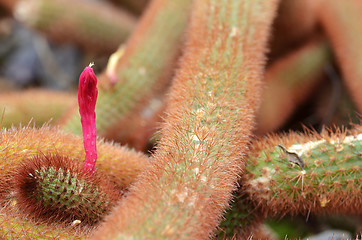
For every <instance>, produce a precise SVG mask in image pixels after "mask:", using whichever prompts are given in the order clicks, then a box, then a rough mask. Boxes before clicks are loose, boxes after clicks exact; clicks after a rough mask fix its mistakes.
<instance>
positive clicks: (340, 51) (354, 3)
mask: <svg viewBox="0 0 362 240" xmlns="http://www.w3.org/2000/svg"><path fill="white" fill-rule="evenodd" d="M326 3H328V4H322V5H321V7H320V8H319V12H318V14H319V17H320V21H321V23H322V26H323V27H324V29H325V31H326V34H327V36H328V37H329V39H330V41H331V45H332V50H333V51H334V52H335V54H336V57H337V61H338V62H339V65H340V67H341V70H342V74H343V77H344V79H343V80H344V81H345V83H346V85H347V87H348V90H349V92H350V93H351V96H352V99H353V100H354V103H355V104H356V107H357V109H358V110H359V113H362V95H361V92H360V90H361V89H362V71H361V62H362V55H361V54H359V53H358V51H356V49H360V48H361V43H362V28H361V26H360V24H359V23H360V22H362V2H361V1H359V0H345V1H339V0H331V1H326Z"/></svg>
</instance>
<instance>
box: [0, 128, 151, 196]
mask: <svg viewBox="0 0 362 240" xmlns="http://www.w3.org/2000/svg"><path fill="white" fill-rule="evenodd" d="M97 149H98V160H97V167H96V169H100V170H101V171H102V172H103V173H105V176H106V177H107V178H109V180H110V181H111V182H113V183H115V185H116V186H117V188H118V189H119V190H120V191H126V190H127V189H128V188H129V186H130V185H131V184H132V183H134V182H135V181H136V178H137V176H138V175H139V173H140V172H141V171H143V169H144V168H145V167H146V166H147V165H148V164H149V160H148V158H147V157H145V156H144V155H143V154H140V153H136V152H134V151H131V150H128V149H126V148H124V147H119V146H117V145H113V144H110V143H105V142H103V141H102V140H98V141H97ZM49 154H57V155H59V156H64V157H69V158H72V159H76V160H77V161H79V162H82V163H84V159H85V153H84V147H83V139H82V138H81V137H80V136H73V135H71V134H68V133H64V132H62V131H60V130H57V129H53V128H50V127H47V126H45V127H42V128H41V129H32V128H22V129H15V128H12V129H9V130H3V131H1V132H0V158H1V159H5V160H6V161H5V160H1V161H0V189H1V191H0V200H1V201H5V200H7V199H9V198H10V199H11V198H12V195H11V188H12V186H11V185H9V183H10V182H11V179H9V178H11V176H10V175H11V174H10V173H11V172H12V170H14V169H16V168H17V167H18V166H19V164H20V163H21V162H22V161H23V160H24V159H28V158H32V157H34V156H36V155H49Z"/></svg>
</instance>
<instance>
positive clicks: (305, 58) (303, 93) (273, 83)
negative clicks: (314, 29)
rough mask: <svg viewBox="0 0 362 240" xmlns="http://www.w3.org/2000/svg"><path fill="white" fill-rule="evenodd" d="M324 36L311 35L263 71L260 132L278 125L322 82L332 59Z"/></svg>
mask: <svg viewBox="0 0 362 240" xmlns="http://www.w3.org/2000/svg"><path fill="white" fill-rule="evenodd" d="M331 58H332V56H331V53H330V49H329V46H328V44H327V43H326V42H325V40H322V39H318V40H316V39H314V40H312V41H310V42H308V43H307V44H306V45H304V46H303V47H301V48H299V49H298V50H296V51H295V52H293V53H290V54H289V55H287V56H286V57H284V58H281V59H280V60H278V61H276V62H274V64H272V65H271V66H270V67H269V68H268V69H267V70H266V73H265V82H266V86H265V88H264V93H263V100H262V103H261V107H260V110H259V114H258V118H257V119H258V129H257V132H258V133H259V134H262V133H265V132H271V131H273V130H276V129H278V128H280V127H281V126H282V125H283V124H284V123H285V122H286V121H287V120H288V118H289V117H290V115H291V114H292V113H293V112H294V110H295V109H296V108H297V107H298V106H299V105H300V104H302V103H303V102H304V101H305V100H306V99H307V98H308V96H309V95H310V94H311V93H312V91H313V90H314V89H315V87H316V86H318V84H320V83H321V80H322V79H323V78H322V77H323V74H324V67H325V66H326V64H328V62H329V61H331Z"/></svg>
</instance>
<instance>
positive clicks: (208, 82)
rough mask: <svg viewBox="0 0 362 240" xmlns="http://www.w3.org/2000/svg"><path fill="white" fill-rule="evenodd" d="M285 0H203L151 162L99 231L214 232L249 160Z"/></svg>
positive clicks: (128, 235) (203, 235) (199, 235)
mask: <svg viewBox="0 0 362 240" xmlns="http://www.w3.org/2000/svg"><path fill="white" fill-rule="evenodd" d="M276 5H277V1H270V0H268V1H266V0H261V1H255V0H252V1H248V0H243V1H240V0H235V1H227V2H223V1H217V0H209V1H205V0H201V1H195V2H194V5H193V14H192V18H191V25H190V28H189V32H188V41H187V44H186V49H185V55H184V58H183V60H182V62H181V66H180V69H179V71H178V72H177V75H176V78H175V81H174V85H173V87H172V90H171V93H170V95H171V96H170V106H169V109H168V116H167V117H166V119H165V124H164V128H163V130H162V138H161V140H160V143H159V145H158V149H157V151H156V154H155V161H154V164H153V165H152V166H150V168H149V169H148V170H147V171H145V172H144V174H142V175H140V178H139V181H137V182H136V183H135V185H133V187H132V190H131V191H130V193H129V195H128V197H127V198H126V199H124V201H121V202H120V204H119V205H118V206H117V207H116V209H115V210H114V211H113V212H112V213H111V215H109V217H108V218H106V219H105V222H104V223H103V224H102V226H100V228H99V229H98V230H97V231H96V232H95V234H94V236H93V239H116V238H117V239H208V238H209V237H210V236H212V235H213V232H214V230H215V228H216V226H217V224H218V222H219V221H220V219H221V215H222V212H223V210H224V209H225V207H227V205H228V201H229V199H230V197H231V192H232V190H233V189H234V184H235V183H236V180H237V176H238V174H240V169H241V167H242V165H243V159H244V154H245V153H246V150H247V143H248V141H249V136H250V134H251V130H252V128H253V125H254V121H253V117H254V114H255V111H256V107H257V105H258V103H259V87H260V80H261V75H262V71H263V62H264V60H265V59H264V52H265V45H266V42H267V38H268V33H269V28H270V25H271V22H272V19H273V16H274V13H275V9H276Z"/></svg>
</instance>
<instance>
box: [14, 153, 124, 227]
mask: <svg viewBox="0 0 362 240" xmlns="http://www.w3.org/2000/svg"><path fill="white" fill-rule="evenodd" d="M14 189H15V199H16V204H17V205H18V206H19V209H22V210H23V211H24V212H25V213H28V214H29V215H30V216H33V217H34V218H35V219H38V220H44V221H49V219H50V220H53V221H54V220H55V221H61V222H66V223H71V222H74V221H75V220H80V221H81V223H84V224H87V225H92V224H95V223H97V222H98V221H99V220H100V219H101V218H102V217H103V216H104V215H105V214H106V213H107V212H108V211H110V209H111V207H112V206H113V205H114V204H115V203H116V201H117V199H118V197H119V196H120V192H119V191H117V190H116V187H115V186H114V185H113V184H111V183H110V182H109V181H107V180H106V179H104V177H101V176H100V175H98V174H94V175H92V176H90V175H89V174H88V173H87V172H84V171H83V169H82V167H81V164H79V162H77V161H75V160H73V159H69V157H64V156H60V155H37V156H35V157H34V158H30V159H28V160H26V161H24V163H22V164H21V165H20V167H19V168H18V170H17V171H16V175H15V178H14Z"/></svg>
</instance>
